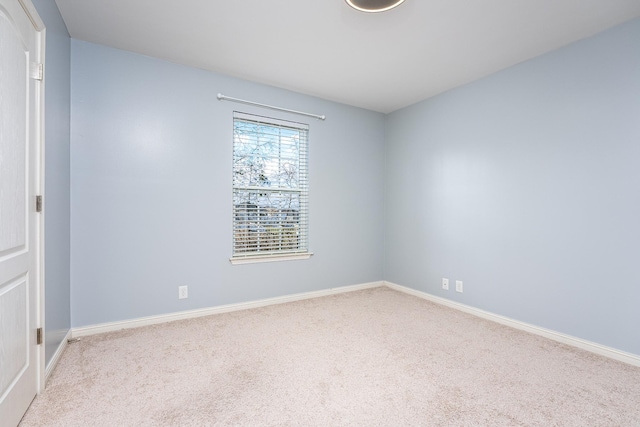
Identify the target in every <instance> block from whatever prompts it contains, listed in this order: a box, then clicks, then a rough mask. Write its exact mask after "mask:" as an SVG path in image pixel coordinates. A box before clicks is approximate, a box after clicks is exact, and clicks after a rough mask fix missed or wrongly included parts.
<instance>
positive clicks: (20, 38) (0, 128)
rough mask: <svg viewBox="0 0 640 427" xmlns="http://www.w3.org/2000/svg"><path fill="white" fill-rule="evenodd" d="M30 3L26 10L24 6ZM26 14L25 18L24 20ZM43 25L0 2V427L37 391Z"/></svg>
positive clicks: (13, 1) (13, 420) (12, 0)
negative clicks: (38, 197)
mask: <svg viewBox="0 0 640 427" xmlns="http://www.w3.org/2000/svg"><path fill="white" fill-rule="evenodd" d="M27 3H28V4H27ZM28 11H29V12H28ZM39 23H41V21H39V18H37V14H35V9H33V5H31V3H30V2H29V1H28V0H27V1H22V0H0V426H1V427H7V426H10V427H13V426H15V425H17V424H18V422H19V421H20V418H22V415H23V414H24V413H25V411H26V410H27V408H28V407H29V404H30V403H31V401H32V400H33V398H34V397H35V395H36V393H37V391H38V388H39V383H40V375H41V367H40V366H41V362H40V361H41V360H42V359H41V355H40V351H39V349H38V345H37V342H36V332H37V327H38V326H39V325H38V322H39V320H40V316H39V313H38V309H39V304H38V301H39V298H40V294H39V286H40V280H39V274H40V268H39V262H40V261H39V259H40V249H39V247H40V246H39V245H40V240H39V235H40V232H39V228H40V221H41V219H40V218H39V214H38V213H36V194H37V193H36V191H37V190H39V187H40V183H39V179H40V173H39V171H40V169H39V168H40V159H39V158H40V129H41V121H42V118H41V117H42V114H41V100H42V97H41V90H42V88H41V87H40V86H41V82H40V81H38V80H37V75H36V73H37V72H38V67H37V63H39V62H40V61H41V58H40V55H41V52H40V37H41V33H40V32H38V31H37V29H36V25H39Z"/></svg>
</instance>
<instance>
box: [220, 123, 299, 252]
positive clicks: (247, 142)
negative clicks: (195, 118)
mask: <svg viewBox="0 0 640 427" xmlns="http://www.w3.org/2000/svg"><path fill="white" fill-rule="evenodd" d="M308 134H309V127H308V125H305V124H301V123H294V122H287V121H282V120H276V119H271V118H266V117H261V116H255V115H250V114H244V113H238V112H235V113H234V116H233V257H232V259H234V258H235V259H237V258H243V257H256V256H274V255H293V254H303V253H307V252H308V216H309V212H308V211H309V206H308V159H307V152H308Z"/></svg>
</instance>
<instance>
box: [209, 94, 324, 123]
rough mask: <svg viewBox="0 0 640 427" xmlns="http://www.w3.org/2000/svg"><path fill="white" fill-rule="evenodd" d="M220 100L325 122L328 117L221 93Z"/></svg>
mask: <svg viewBox="0 0 640 427" xmlns="http://www.w3.org/2000/svg"><path fill="white" fill-rule="evenodd" d="M218 100H220V101H233V102H239V103H241V104H248V105H256V106H258V107H264V108H270V109H272V110H278V111H284V112H287V113H294V114H300V115H302V116H308V117H314V118H316V119H319V120H325V119H326V118H327V116H325V115H322V116H320V115H318V114H311V113H305V112H303V111H296V110H289V109H288V108H282V107H274V106H273V105H267V104H261V103H259V102H253V101H246V100H244V99H239V98H232V97H230V96H226V95H223V94H221V93H219V94H218Z"/></svg>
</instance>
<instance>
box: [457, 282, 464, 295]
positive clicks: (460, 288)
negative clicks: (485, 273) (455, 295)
mask: <svg viewBox="0 0 640 427" xmlns="http://www.w3.org/2000/svg"><path fill="white" fill-rule="evenodd" d="M462 291H463V288H462V280H456V292H460V293H462Z"/></svg>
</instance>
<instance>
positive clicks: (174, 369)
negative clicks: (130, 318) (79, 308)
mask: <svg viewBox="0 0 640 427" xmlns="http://www.w3.org/2000/svg"><path fill="white" fill-rule="evenodd" d="M20 425H21V426H22V427H29V426H65V427H70V426H218V425H219V426H226V425H234V426H262V425H265V426H275V425H277V426H405V425H406V426H409V425H410V426H419V425H420V426H545V427H549V426H563V427H568V426H580V427H585V426H616V427H618V426H640V368H637V367H633V366H630V365H626V364H623V363H620V362H616V361H613V360H610V359H607V358H604V357H600V356H597V355H593V354H591V353H588V352H584V351H581V350H577V349H574V348H572V347H568V346H564V345H562V344H559V343H556V342H554V341H550V340H547V339H545V338H541V337H538V336H535V335H530V334H527V333H524V332H521V331H517V330H513V329H510V328H508V327H505V326H502V325H498V324H495V323H492V322H489V321H485V320H482V319H479V318H476V317H473V316H470V315H467V314H464V313H460V312H458V311H455V310H452V309H449V308H446V307H442V306H439V305H435V304H433V303H430V302H427V301H424V300H422V299H419V298H416V297H413V296H409V295H406V294H403V293H400V292H397V291H394V290H391V289H389V288H385V287H381V288H374V289H369V290H365V291H358V292H351V293H346V294H340V295H336V296H330V297H323V298H317V299H312V300H305V301H298V302H293V303H288V304H282V305H275V306H270V307H264V308H259V309H252V310H246V311H239V312H233V313H226V314H219V315H214V316H209V317H203V318H199V319H192V320H185V321H178V322H174V323H168V324H163V325H155V326H149V327H144V328H139V329H129V330H123V331H120V332H115V333H109V334H103V335H95V336H92V337H85V338H83V339H82V340H81V341H80V342H77V343H74V344H71V345H70V346H69V347H68V348H67V350H66V351H65V353H64V355H63V357H62V359H61V360H60V363H59V365H58V367H57V368H56V370H55V372H54V373H53V375H52V376H51V379H50V381H49V383H48V384H47V388H46V390H45V392H44V393H43V394H42V395H40V396H38V397H37V398H36V400H35V401H34V403H33V404H32V406H31V408H30V409H29V411H28V412H27V414H26V415H25V417H24V419H23V420H22V423H21V424H20Z"/></svg>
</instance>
